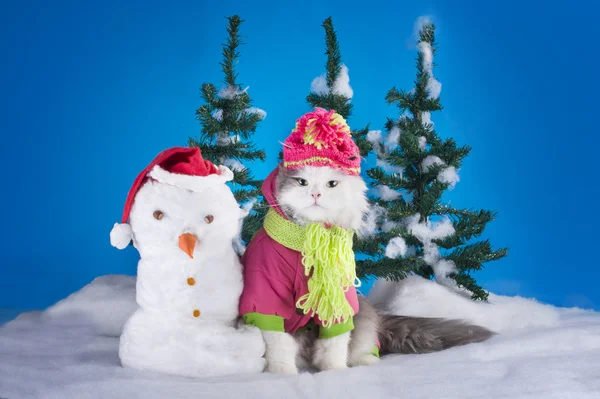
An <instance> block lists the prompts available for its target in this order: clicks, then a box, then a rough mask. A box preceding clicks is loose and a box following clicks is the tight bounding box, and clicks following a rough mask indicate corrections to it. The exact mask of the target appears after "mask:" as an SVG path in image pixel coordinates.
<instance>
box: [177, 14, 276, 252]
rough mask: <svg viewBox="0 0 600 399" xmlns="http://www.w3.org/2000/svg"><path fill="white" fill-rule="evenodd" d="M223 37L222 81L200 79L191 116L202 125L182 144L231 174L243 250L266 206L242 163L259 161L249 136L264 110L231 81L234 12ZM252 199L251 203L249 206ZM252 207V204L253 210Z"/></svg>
mask: <svg viewBox="0 0 600 399" xmlns="http://www.w3.org/2000/svg"><path fill="white" fill-rule="evenodd" d="M227 19H228V21H229V24H228V26H227V33H228V37H227V42H226V43H224V44H223V61H222V62H221V69H222V70H223V73H224V75H225V79H224V83H225V85H224V86H223V87H222V88H220V89H217V87H216V86H215V85H213V84H211V83H204V84H203V85H202V88H201V96H202V99H203V100H204V104H203V105H201V106H200V108H198V109H197V110H196V119H198V120H199V121H200V125H201V126H202V130H201V133H200V136H199V137H198V138H190V139H189V142H188V145H189V146H190V147H198V148H200V150H201V151H202V155H203V156H204V158H206V159H208V160H209V161H211V162H213V163H214V164H217V165H226V166H228V167H229V168H231V169H232V170H233V172H234V174H235V177H234V180H233V182H232V190H233V193H234V195H235V198H236V200H237V201H238V202H239V203H240V204H241V205H242V208H243V209H244V210H245V211H246V213H247V214H248V216H246V218H245V219H244V221H243V226H242V234H241V237H238V238H237V239H236V241H237V242H236V249H237V250H238V252H240V253H241V252H243V250H244V248H245V247H244V243H248V242H249V240H250V238H251V237H252V235H253V234H254V232H256V231H257V230H258V229H259V228H260V226H261V225H262V219H263V217H264V213H265V209H267V206H266V205H263V206H261V204H262V202H263V199H262V196H261V192H260V185H261V183H262V181H261V180H256V179H255V178H254V176H253V175H252V173H251V172H250V170H249V169H248V168H247V167H246V166H245V165H244V162H247V161H254V160H257V159H258V160H261V161H264V159H265V158H266V154H265V152H264V151H263V150H262V149H257V148H256V145H255V144H254V142H253V141H252V140H251V138H252V135H253V134H254V133H255V131H256V128H257V125H258V123H259V122H260V121H261V120H263V119H264V118H265V117H266V115H267V114H266V112H265V111H263V110H262V109H259V108H256V107H253V106H252V101H251V99H250V95H249V94H248V87H246V88H243V86H242V84H241V83H239V82H237V77H238V74H237V73H236V72H235V65H236V64H237V60H238V58H239V52H238V46H239V45H240V44H242V41H241V38H240V34H239V27H240V25H241V24H242V22H244V21H243V20H242V19H240V17H239V16H237V15H234V16H232V17H228V18H227ZM255 204H257V206H256V207H254V205H255ZM253 208H254V209H253Z"/></svg>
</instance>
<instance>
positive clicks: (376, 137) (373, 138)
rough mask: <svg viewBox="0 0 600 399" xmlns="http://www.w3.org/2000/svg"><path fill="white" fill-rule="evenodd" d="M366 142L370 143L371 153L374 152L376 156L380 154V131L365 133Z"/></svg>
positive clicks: (381, 136) (381, 138) (381, 137)
mask: <svg viewBox="0 0 600 399" xmlns="http://www.w3.org/2000/svg"><path fill="white" fill-rule="evenodd" d="M367 141H368V142H369V143H371V147H373V151H375V153H376V154H377V155H379V154H381V142H382V141H383V135H382V134H381V130H369V132H368V133H367Z"/></svg>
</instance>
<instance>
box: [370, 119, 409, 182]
mask: <svg viewBox="0 0 600 399" xmlns="http://www.w3.org/2000/svg"><path fill="white" fill-rule="evenodd" d="M395 129H396V130H395ZM400 134H401V131H400V129H397V128H393V129H392V130H391V131H390V134H388V135H387V136H386V137H385V138H384V136H383V134H382V133H381V130H370V131H369V132H368V133H367V141H369V143H371V147H373V151H375V155H376V156H377V159H376V161H375V165H376V166H379V167H380V168H382V169H383V170H384V171H385V172H386V173H393V174H395V173H402V168H401V167H399V166H395V165H392V164H391V163H389V162H388V161H386V160H384V159H383V158H385V157H386V155H387V153H388V151H389V150H388V148H390V147H394V148H395V147H396V146H397V145H398V138H399V137H400ZM384 141H385V146H384ZM394 142H395V144H394ZM391 149H392V150H393V148H391Z"/></svg>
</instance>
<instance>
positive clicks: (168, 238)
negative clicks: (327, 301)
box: [110, 147, 265, 377]
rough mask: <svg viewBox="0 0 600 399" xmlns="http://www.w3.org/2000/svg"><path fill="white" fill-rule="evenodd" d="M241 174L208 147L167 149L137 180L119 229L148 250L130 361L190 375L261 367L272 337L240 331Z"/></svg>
mask: <svg viewBox="0 0 600 399" xmlns="http://www.w3.org/2000/svg"><path fill="white" fill-rule="evenodd" d="M232 179H233V173H232V172H231V170H229V169H228V168H227V167H225V166H219V167H217V166H215V165H213V164H212V163H211V162H209V161H207V160H204V159H203V158H202V155H201V153H200V150H199V149H198V148H184V147H175V148H171V149H168V150H165V151H163V152H161V153H160V154H159V155H158V156H157V157H156V158H155V159H154V160H153V161H152V162H151V163H150V164H149V165H148V166H147V167H146V168H145V169H144V170H143V171H142V172H141V173H140V174H139V175H138V176H137V178H136V179H135V182H134V183H133V186H132V188H131V190H130V191H129V194H128V196H127V200H126V202H125V209H124V211H123V217H122V223H117V224H115V226H114V227H113V229H112V231H111V233H110V241H111V244H112V245H113V246H115V247H117V248H119V249H123V248H125V247H127V246H128V245H129V243H130V242H131V241H133V246H134V247H135V248H136V249H137V250H138V252H139V253H140V258H141V259H140V261H139V263H138V270H137V285H136V300H137V303H138V305H139V308H138V309H137V310H136V312H135V313H134V314H133V315H132V316H131V318H130V319H129V320H128V321H127V323H126V324H125V328H124V330H123V333H122V335H121V339H120V346H119V357H120V359H121V363H122V364H123V366H126V367H132V368H136V369H142V370H151V371H158V372H164V373H168V374H176V375H184V376H190V377H197V376H212V375H227V374H238V373H258V372H262V371H263V369H264V365H265V361H264V359H263V355H264V343H263V340H262V337H261V334H260V331H259V330H258V329H256V328H254V327H251V326H243V327H240V328H239V329H238V328H236V319H237V316H238V302H239V297H240V295H241V292H242V288H243V286H242V266H241V264H240V262H239V259H238V256H237V254H236V253H235V251H234V248H233V245H232V241H233V240H234V238H235V237H236V236H237V235H238V234H239V227H240V219H241V218H243V217H244V211H243V210H242V209H240V207H239V205H238V203H237V202H236V200H235V198H234V196H233V193H232V192H231V190H230V189H229V187H227V185H226V184H225V183H226V182H227V181H231V180H232Z"/></svg>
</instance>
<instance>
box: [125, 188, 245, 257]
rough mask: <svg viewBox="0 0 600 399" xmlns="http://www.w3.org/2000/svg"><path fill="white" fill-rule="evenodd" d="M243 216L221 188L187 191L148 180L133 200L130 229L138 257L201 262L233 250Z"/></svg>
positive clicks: (233, 200)
mask: <svg viewBox="0 0 600 399" xmlns="http://www.w3.org/2000/svg"><path fill="white" fill-rule="evenodd" d="M242 217H243V211H242V210H241V209H240V207H239V205H238V203H237V202H236V200H235V198H234V197H233V193H232V192H231V190H230V189H229V187H227V186H226V185H225V184H219V185H217V186H212V187H209V188H206V189H203V190H200V191H191V190H187V189H184V188H180V187H176V186H173V185H169V184H166V183H162V182H159V181H156V180H152V179H150V180H148V181H147V182H146V183H144V185H143V186H142V187H141V188H140V190H139V191H138V193H137V195H136V196H135V200H134V203H133V206H132V208H131V214H130V219H129V224H130V225H131V230H132V233H133V234H132V235H133V243H134V246H135V247H136V248H137V249H138V251H139V252H140V255H141V256H142V257H148V256H157V257H163V256H165V257H182V258H183V259H186V258H187V259H189V258H194V259H201V258H204V257H206V256H210V254H213V253H215V252H217V251H222V250H224V249H228V248H231V246H232V240H233V239H234V238H235V237H236V236H237V234H238V233H239V226H240V223H239V222H240V218H242Z"/></svg>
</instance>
